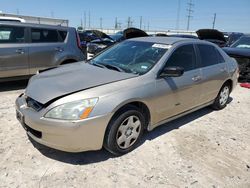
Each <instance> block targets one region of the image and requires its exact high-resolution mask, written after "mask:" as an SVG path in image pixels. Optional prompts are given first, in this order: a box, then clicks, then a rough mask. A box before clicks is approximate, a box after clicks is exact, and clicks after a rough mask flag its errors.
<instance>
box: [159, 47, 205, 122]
mask: <svg viewBox="0 0 250 188" xmlns="http://www.w3.org/2000/svg"><path fill="white" fill-rule="evenodd" d="M196 61H197V58H196V53H195V50H194V46H193V45H192V44H188V45H183V46H180V47H178V48H177V49H176V50H175V51H174V52H173V53H172V54H171V56H170V58H169V59H168V60H167V62H166V64H165V66H179V67H183V68H184V74H183V75H182V76H180V77H165V78H159V79H157V80H156V91H157V93H158V97H157V99H156V104H157V108H156V109H157V115H158V120H159V122H160V121H163V120H165V119H168V118H170V117H173V116H175V115H178V114H180V113H183V112H185V111H188V110H190V109H192V108H194V107H196V106H198V105H199V101H200V100H199V99H200V95H201V93H200V92H201V86H200V85H201V84H200V83H201V80H202V77H201V71H200V69H198V68H197V64H196Z"/></svg>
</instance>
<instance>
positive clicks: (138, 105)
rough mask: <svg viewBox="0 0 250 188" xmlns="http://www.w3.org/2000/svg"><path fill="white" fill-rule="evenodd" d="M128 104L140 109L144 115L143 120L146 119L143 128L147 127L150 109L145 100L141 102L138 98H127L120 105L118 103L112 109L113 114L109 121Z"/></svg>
mask: <svg viewBox="0 0 250 188" xmlns="http://www.w3.org/2000/svg"><path fill="white" fill-rule="evenodd" d="M128 106H134V107H136V108H138V109H140V110H141V112H142V113H143V115H144V116H145V120H146V126H145V128H147V127H148V125H149V124H150V120H151V113H150V109H149V107H148V105H147V104H146V103H145V102H142V101H140V100H129V101H126V102H123V103H121V104H120V105H118V106H117V107H116V108H115V109H114V110H113V116H112V117H111V119H110V121H111V120H112V119H113V118H115V117H116V116H117V115H118V114H119V113H120V112H121V111H122V110H123V109H124V108H126V107H128Z"/></svg>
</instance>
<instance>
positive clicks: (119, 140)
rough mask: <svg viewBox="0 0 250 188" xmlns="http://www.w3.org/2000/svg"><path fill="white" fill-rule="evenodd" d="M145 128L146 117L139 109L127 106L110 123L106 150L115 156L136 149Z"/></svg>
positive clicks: (106, 138)
mask: <svg viewBox="0 0 250 188" xmlns="http://www.w3.org/2000/svg"><path fill="white" fill-rule="evenodd" d="M144 128H145V117H144V115H143V113H142V112H141V111H140V109H139V108H137V107H134V106H127V107H125V108H124V109H122V110H121V111H120V112H118V113H117V114H116V115H115V116H114V117H113V118H112V119H111V121H110V123H109V125H108V127H107V130H106V133H105V138H104V148H105V149H106V150H108V151H109V152H111V153H112V154H114V155H123V154H126V153H128V152H130V151H132V150H133V149H135V148H136V146H137V144H138V143H139V142H140V140H141V137H142V134H143V131H144Z"/></svg>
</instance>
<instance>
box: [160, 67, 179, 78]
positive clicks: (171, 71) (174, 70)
mask: <svg viewBox="0 0 250 188" xmlns="http://www.w3.org/2000/svg"><path fill="white" fill-rule="evenodd" d="M183 73H184V68H183V67H165V68H164V69H163V70H162V71H161V72H160V74H159V76H158V77H159V78H165V77H179V76H181V75H183Z"/></svg>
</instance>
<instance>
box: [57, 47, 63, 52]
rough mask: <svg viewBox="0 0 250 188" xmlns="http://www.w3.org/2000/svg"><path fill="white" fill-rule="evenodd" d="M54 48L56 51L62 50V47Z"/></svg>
mask: <svg viewBox="0 0 250 188" xmlns="http://www.w3.org/2000/svg"><path fill="white" fill-rule="evenodd" d="M55 50H56V51H58V52H62V51H63V49H62V48H60V47H56V48H55Z"/></svg>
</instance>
